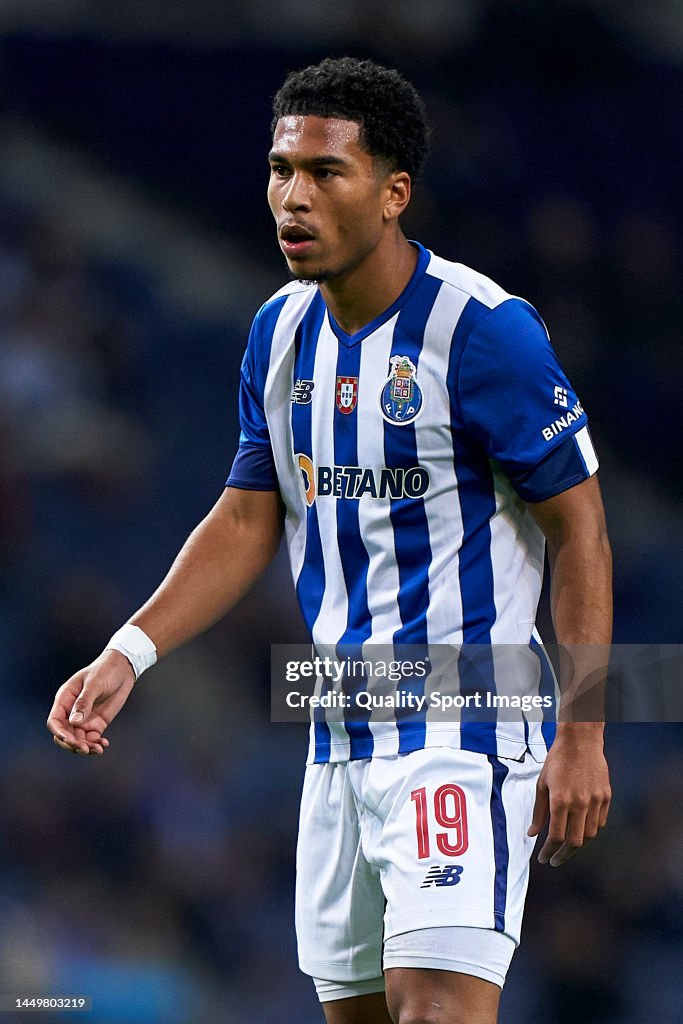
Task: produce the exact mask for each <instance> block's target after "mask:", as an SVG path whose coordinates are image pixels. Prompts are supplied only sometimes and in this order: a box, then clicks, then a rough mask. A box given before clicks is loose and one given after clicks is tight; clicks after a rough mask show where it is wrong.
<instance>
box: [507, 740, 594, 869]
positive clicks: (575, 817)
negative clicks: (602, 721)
mask: <svg viewBox="0 0 683 1024" xmlns="http://www.w3.org/2000/svg"><path fill="white" fill-rule="evenodd" d="M591 725H592V723H589V724H585V723H574V724H571V725H564V726H563V727H560V730H558V735H557V738H556V740H555V742H554V743H553V745H552V747H551V748H550V751H549V752H548V757H547V759H546V762H545V764H544V766H543V770H542V771H541V774H540V776H539V779H538V783H537V786H536V804H535V806H534V814H533V820H532V822H531V827H530V828H529V831H528V833H527V835H529V836H537V835H538V834H539V832H541V830H542V829H543V827H544V825H545V823H546V821H547V820H548V816H550V823H549V826H548V835H547V838H546V841H545V843H544V844H543V846H542V847H541V851H540V853H539V855H538V860H539V863H540V864H547V863H550V865H551V867H554V868H556V867H559V866H560V864H564V862H565V861H567V860H569V858H570V857H573V856H574V854H575V853H576V852H577V850H580V849H581V847H582V846H583V845H584V843H586V842H587V841H588V840H589V839H594V838H595V836H596V835H597V834H598V832H599V831H600V829H601V828H604V826H605V824H606V823H607V815H608V813H609V805H610V800H611V798H612V793H611V789H610V783H609V771H608V768H607V761H606V760H605V755H604V753H603V745H602V735H601V733H596V732H595V730H591Z"/></svg>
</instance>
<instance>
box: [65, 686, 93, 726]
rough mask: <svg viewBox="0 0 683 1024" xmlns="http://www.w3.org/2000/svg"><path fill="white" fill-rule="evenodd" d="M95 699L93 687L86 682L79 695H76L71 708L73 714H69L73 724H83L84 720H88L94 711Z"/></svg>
mask: <svg viewBox="0 0 683 1024" xmlns="http://www.w3.org/2000/svg"><path fill="white" fill-rule="evenodd" d="M94 700H95V694H94V693H93V688H92V687H90V686H89V685H88V684H87V683H86V684H85V686H84V687H83V689H82V690H81V692H80V693H79V695H78V697H76V700H75V701H74V704H73V707H72V709H71V714H70V715H69V722H70V723H71V725H83V723H84V722H87V720H88V718H89V716H90V715H91V713H92V706H93V702H94Z"/></svg>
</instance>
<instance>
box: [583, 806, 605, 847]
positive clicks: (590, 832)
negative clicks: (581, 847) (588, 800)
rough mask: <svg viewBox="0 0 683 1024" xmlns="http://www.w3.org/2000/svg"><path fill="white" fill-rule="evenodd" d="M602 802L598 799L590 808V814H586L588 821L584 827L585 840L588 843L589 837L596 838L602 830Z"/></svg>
mask: <svg viewBox="0 0 683 1024" xmlns="http://www.w3.org/2000/svg"><path fill="white" fill-rule="evenodd" d="M601 806H602V805H601V804H600V803H599V802H598V801H597V800H596V801H595V802H594V803H592V804H591V805H590V807H589V808H588V814H587V815H586V823H585V825H584V827H583V841H584V843H587V842H588V840H589V839H595V837H596V836H597V834H598V832H599V831H600V809H601Z"/></svg>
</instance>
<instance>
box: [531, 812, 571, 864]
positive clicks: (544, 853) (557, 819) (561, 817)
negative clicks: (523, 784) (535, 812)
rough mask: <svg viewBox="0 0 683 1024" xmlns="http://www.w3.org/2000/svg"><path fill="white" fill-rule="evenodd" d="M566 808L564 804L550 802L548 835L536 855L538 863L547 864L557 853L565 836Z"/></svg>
mask: <svg viewBox="0 0 683 1024" xmlns="http://www.w3.org/2000/svg"><path fill="white" fill-rule="evenodd" d="M567 816H568V808H567V807H566V805H564V804H555V805H554V806H553V805H552V804H551V807H550V824H549V826H548V835H547V838H546V841H545V842H544V844H543V846H542V848H541V852H540V853H539V855H538V863H539V864H547V863H548V861H549V860H550V858H551V857H554V855H555V854H556V853H557V851H558V850H559V849H560V847H561V846H562V844H563V843H564V841H565V839H566V836H567Z"/></svg>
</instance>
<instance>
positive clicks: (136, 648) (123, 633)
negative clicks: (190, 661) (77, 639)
mask: <svg viewBox="0 0 683 1024" xmlns="http://www.w3.org/2000/svg"><path fill="white" fill-rule="evenodd" d="M104 649H105V651H119V652H120V653H121V654H123V655H125V657H126V658H128V661H129V662H130V663H131V665H132V667H133V672H134V673H135V679H136V681H137V680H138V679H139V678H140V676H141V675H142V673H143V672H144V671H145V669H147V668H151V667H152V665H155V664H156V660H157V649H156V647H155V646H154V644H153V643H152V641H151V640H150V638H149V637H148V636H147V634H146V633H145V632H144V631H143V630H142V629H140V627H139V626H133V625H132V624H131V623H130V622H127V623H126V625H125V626H121V629H117V630H116V632H115V633H114V635H113V637H112V638H111V640H110V641H109V643H108V644H106V646H105V648H104Z"/></svg>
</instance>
